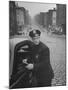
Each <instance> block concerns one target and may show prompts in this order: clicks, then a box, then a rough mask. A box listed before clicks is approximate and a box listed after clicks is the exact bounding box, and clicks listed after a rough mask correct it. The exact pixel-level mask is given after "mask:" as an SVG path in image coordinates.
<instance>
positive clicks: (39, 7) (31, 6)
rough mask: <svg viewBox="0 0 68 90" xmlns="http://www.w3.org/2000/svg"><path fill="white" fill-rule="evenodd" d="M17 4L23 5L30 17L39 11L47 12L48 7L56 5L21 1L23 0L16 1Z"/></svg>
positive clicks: (51, 7)
mask: <svg viewBox="0 0 68 90" xmlns="http://www.w3.org/2000/svg"><path fill="white" fill-rule="evenodd" d="M16 3H18V6H20V7H24V8H26V9H27V10H28V11H29V14H30V15H31V17H33V16H35V15H36V14H38V13H40V12H47V11H48V10H49V9H53V8H55V7H56V4H50V3H49V4H48V3H38V2H37V3H36V2H23V1H16Z"/></svg>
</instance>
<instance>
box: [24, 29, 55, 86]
mask: <svg viewBox="0 0 68 90" xmlns="http://www.w3.org/2000/svg"><path fill="white" fill-rule="evenodd" d="M40 35H41V31H39V30H36V29H35V30H32V31H30V32H29V36H30V37H31V40H32V42H33V43H34V46H33V49H32V50H33V51H32V55H33V61H34V63H29V64H28V65H27V66H26V68H27V69H28V70H33V73H32V74H33V76H34V77H35V78H34V79H36V80H34V81H35V82H36V84H35V83H34V84H35V86H37V87H43V86H51V81H52V78H53V77H54V73H53V70H52V67H51V64H50V51H49V48H48V47H47V46H46V45H44V44H43V43H42V42H41V41H40Z"/></svg>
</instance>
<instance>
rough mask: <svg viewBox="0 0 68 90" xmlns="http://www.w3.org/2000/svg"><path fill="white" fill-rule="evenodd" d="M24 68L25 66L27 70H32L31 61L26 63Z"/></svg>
mask: <svg viewBox="0 0 68 90" xmlns="http://www.w3.org/2000/svg"><path fill="white" fill-rule="evenodd" d="M26 68H27V69H28V70H32V69H33V68H34V65H33V64H32V63H30V64H28V65H27V66H26Z"/></svg>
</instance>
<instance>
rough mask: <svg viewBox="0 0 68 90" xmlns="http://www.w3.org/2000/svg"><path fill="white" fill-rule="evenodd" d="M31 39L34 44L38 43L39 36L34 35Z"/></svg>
mask: <svg viewBox="0 0 68 90" xmlns="http://www.w3.org/2000/svg"><path fill="white" fill-rule="evenodd" d="M32 40H33V42H34V44H36V45H38V44H39V42H40V37H39V36H38V37H34V38H32Z"/></svg>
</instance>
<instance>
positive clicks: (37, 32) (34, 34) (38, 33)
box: [29, 29, 41, 38]
mask: <svg viewBox="0 0 68 90" xmlns="http://www.w3.org/2000/svg"><path fill="white" fill-rule="evenodd" d="M40 34H41V31H40V30H38V29H34V30H32V31H30V32H29V36H30V37H32V38H33V37H37V36H40Z"/></svg>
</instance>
